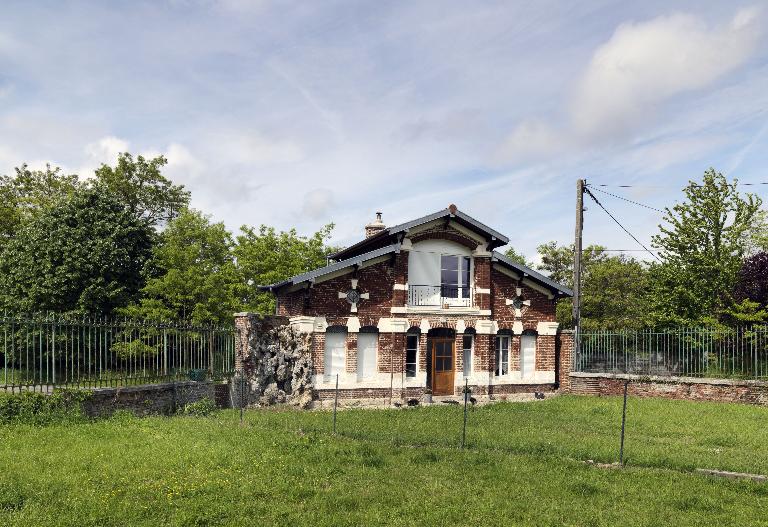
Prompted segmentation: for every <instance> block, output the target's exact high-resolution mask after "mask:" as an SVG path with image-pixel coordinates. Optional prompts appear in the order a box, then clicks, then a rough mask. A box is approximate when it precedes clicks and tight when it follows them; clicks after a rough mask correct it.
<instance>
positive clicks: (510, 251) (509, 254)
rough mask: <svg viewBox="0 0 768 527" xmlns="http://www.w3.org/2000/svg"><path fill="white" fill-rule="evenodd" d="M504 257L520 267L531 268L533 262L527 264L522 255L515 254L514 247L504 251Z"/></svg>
mask: <svg viewBox="0 0 768 527" xmlns="http://www.w3.org/2000/svg"><path fill="white" fill-rule="evenodd" d="M504 255H505V256H506V257H507V258H509V259H510V260H512V261H513V262H517V263H519V264H520V265H524V266H526V267H530V268H533V262H529V261H528V259H527V258H526V257H525V255H524V254H523V253H519V252H517V251H516V250H515V248H514V247H510V248H509V249H507V250H506V251H504Z"/></svg>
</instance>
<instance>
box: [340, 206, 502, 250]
mask: <svg viewBox="0 0 768 527" xmlns="http://www.w3.org/2000/svg"><path fill="white" fill-rule="evenodd" d="M447 217H453V218H457V219H458V220H459V221H460V222H461V223H465V224H466V225H467V226H469V227H470V228H473V229H474V230H475V231H477V232H480V233H482V234H484V235H485V236H486V237H488V238H489V239H495V240H496V243H495V244H494V245H495V246H496V247H499V246H501V245H506V244H507V243H509V238H507V237H506V236H504V235H503V234H501V233H500V232H498V231H497V230H494V229H492V228H490V227H488V226H487V225H485V224H484V223H482V222H479V221H477V220H476V219H475V218H473V217H472V216H469V215H467V214H464V213H463V212H461V211H460V210H456V213H455V214H451V211H450V210H448V209H443V210H439V211H437V212H434V213H432V214H427V215H426V216H422V217H421V218H417V219H415V220H411V221H407V222H405V223H401V224H400V225H395V226H393V227H387V228H386V229H384V230H382V231H381V232H379V233H377V234H375V235H374V236H371V237H370V238H366V239H364V240H362V241H359V242H357V243H356V244H354V245H351V246H349V247H347V248H346V249H342V250H341V251H339V252H337V253H336V254H332V255H331V258H334V259H338V258H343V257H344V256H345V255H347V254H350V253H354V252H355V250H356V249H358V248H361V247H365V246H366V245H373V244H375V243H376V242H379V241H383V240H384V239H385V238H387V237H389V236H394V235H396V234H401V233H404V232H407V231H408V230H409V229H412V228H414V227H418V226H419V225H423V224H425V223H429V222H430V221H434V220H438V219H440V218H447Z"/></svg>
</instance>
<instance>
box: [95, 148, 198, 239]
mask: <svg viewBox="0 0 768 527" xmlns="http://www.w3.org/2000/svg"><path fill="white" fill-rule="evenodd" d="M167 163H168V161H167V160H166V159H165V157H163V156H158V157H155V158H153V159H145V158H144V157H143V156H137V157H136V159H134V158H133V156H132V155H131V154H129V153H121V154H120V155H118V157H117V165H115V166H114V167H111V166H109V165H105V164H102V165H101V166H100V167H99V168H97V169H96V179H95V181H94V185H95V186H96V187H97V188H102V189H106V190H107V191H109V192H112V193H114V194H116V195H117V196H119V197H120V199H121V200H122V201H123V202H124V203H125V204H126V207H128V210H129V211H130V212H131V213H132V214H133V215H134V216H135V217H137V218H141V219H143V220H144V221H146V222H147V223H149V224H150V225H152V226H158V225H161V224H164V223H167V222H169V221H170V220H172V219H173V218H175V217H176V216H177V215H178V214H180V213H181V211H182V210H184V209H185V208H186V207H187V206H188V205H189V197H190V194H189V192H188V191H186V190H184V187H183V186H182V185H174V184H173V183H172V182H171V181H170V180H169V179H167V178H166V177H165V176H163V175H162V173H161V172H160V170H161V169H162V167H163V166H165V165H166V164H167Z"/></svg>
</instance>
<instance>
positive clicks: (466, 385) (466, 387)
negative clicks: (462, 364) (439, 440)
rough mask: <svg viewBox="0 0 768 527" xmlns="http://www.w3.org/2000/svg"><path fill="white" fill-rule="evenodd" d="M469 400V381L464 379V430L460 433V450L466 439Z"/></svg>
mask: <svg viewBox="0 0 768 527" xmlns="http://www.w3.org/2000/svg"><path fill="white" fill-rule="evenodd" d="M468 399H469V379H464V428H463V429H462V431H461V449H462V450H464V443H465V442H466V439H467V400H468Z"/></svg>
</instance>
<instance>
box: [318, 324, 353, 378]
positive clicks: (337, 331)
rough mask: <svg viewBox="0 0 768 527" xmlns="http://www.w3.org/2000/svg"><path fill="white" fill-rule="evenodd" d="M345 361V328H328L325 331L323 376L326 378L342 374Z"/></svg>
mask: <svg viewBox="0 0 768 527" xmlns="http://www.w3.org/2000/svg"><path fill="white" fill-rule="evenodd" d="M346 359H347V328H346V327H345V326H329V327H328V329H326V331H325V353H324V355H323V360H324V362H325V368H324V370H325V375H326V376H327V377H330V376H335V375H337V374H340V373H344V364H345V362H346Z"/></svg>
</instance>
